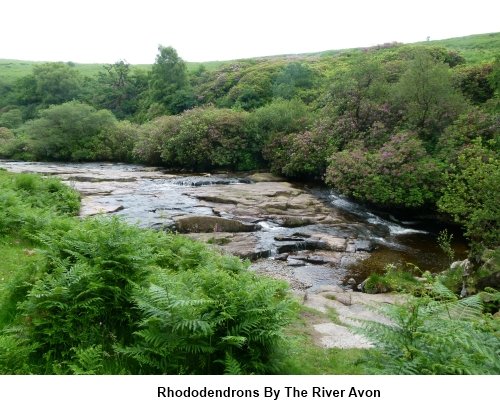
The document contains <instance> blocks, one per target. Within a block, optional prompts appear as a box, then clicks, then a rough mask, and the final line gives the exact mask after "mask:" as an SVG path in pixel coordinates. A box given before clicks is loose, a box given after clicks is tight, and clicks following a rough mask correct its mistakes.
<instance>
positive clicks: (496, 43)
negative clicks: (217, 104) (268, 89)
mask: <svg viewBox="0 0 500 405" xmlns="http://www.w3.org/2000/svg"><path fill="white" fill-rule="evenodd" d="M414 45H429V46H444V47H446V48H447V49H452V50H454V51H457V52H459V53H460V54H461V55H462V56H464V57H465V58H466V59H467V63H468V64H470V65H472V64H477V63H481V62H483V61H491V60H492V59H493V57H494V55H495V54H496V53H499V52H500V32H496V33H489V34H477V35H469V36H466V37H458V38H449V39H441V40H436V41H423V42H415V43H414ZM353 49H359V48H352V49H337V50H328V51H323V52H313V53H303V54H298V55H290V54H283V55H273V56H265V58H283V57H287V56H303V57H307V56H332V55H336V54H339V53H342V52H349V51H352V50H353ZM248 59H253V58H248ZM234 62H236V60H227V61H209V62H203V63H201V62H187V66H188V70H189V71H194V70H196V69H197V68H198V66H200V65H201V64H203V65H204V66H205V68H206V69H207V70H215V69H217V68H219V67H220V66H222V65H225V64H229V63H234ZM38 63H43V62H34V61H23V60H15V59H0V79H4V80H5V81H7V82H10V81H13V80H15V79H16V78H18V77H21V76H24V75H27V74H29V73H31V71H32V67H33V65H35V64H38ZM74 66H75V67H76V68H77V69H78V70H79V71H80V72H81V73H82V74H83V75H85V76H93V75H95V74H96V73H97V72H99V71H104V69H103V67H102V64H98V63H74ZM134 67H140V68H143V69H149V68H150V67H151V65H134Z"/></svg>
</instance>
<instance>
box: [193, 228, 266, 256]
mask: <svg viewBox="0 0 500 405" xmlns="http://www.w3.org/2000/svg"><path fill="white" fill-rule="evenodd" d="M187 236H188V237H189V238H191V239H195V240H198V241H201V242H205V243H208V244H209V246H214V247H218V248H220V249H221V250H223V251H224V252H226V253H230V254H232V255H233V256H238V257H240V258H242V259H249V260H257V259H261V258H266V257H269V256H270V255H271V251H270V250H269V249H264V248H263V247H262V246H261V245H260V243H259V240H258V239H257V237H256V236H255V235H253V234H251V233H231V232H210V233H190V234H188V235H187Z"/></svg>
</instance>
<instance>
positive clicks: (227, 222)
mask: <svg viewBox="0 0 500 405" xmlns="http://www.w3.org/2000/svg"><path fill="white" fill-rule="evenodd" d="M172 219H173V220H174V221H175V223H176V230H177V231H178V232H181V233H200V232H214V231H218V232H253V231H257V230H259V229H261V226H260V225H257V224H249V223H244V222H240V221H235V220H234V219H227V218H221V217H213V216H209V215H194V214H190V215H181V216H178V217H174V218H172Z"/></svg>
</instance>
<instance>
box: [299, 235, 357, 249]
mask: <svg viewBox="0 0 500 405" xmlns="http://www.w3.org/2000/svg"><path fill="white" fill-rule="evenodd" d="M305 245H306V248H307V249H314V250H333V251H336V252H345V250H346V247H347V239H345V238H336V237H334V236H330V235H327V234H324V233H317V234H312V235H311V237H309V238H307V239H306V240H305Z"/></svg>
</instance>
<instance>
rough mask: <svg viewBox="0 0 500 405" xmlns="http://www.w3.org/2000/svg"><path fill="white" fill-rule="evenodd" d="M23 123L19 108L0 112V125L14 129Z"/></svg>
mask: <svg viewBox="0 0 500 405" xmlns="http://www.w3.org/2000/svg"><path fill="white" fill-rule="evenodd" d="M22 123H23V113H22V112H21V110H19V109H17V108H16V109H13V110H9V111H7V112H4V113H3V114H0V127H5V128H9V129H15V128H17V127H18V126H20V125H21V124H22Z"/></svg>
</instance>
